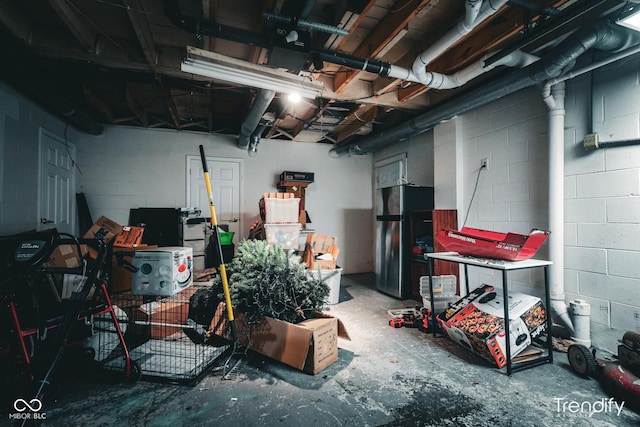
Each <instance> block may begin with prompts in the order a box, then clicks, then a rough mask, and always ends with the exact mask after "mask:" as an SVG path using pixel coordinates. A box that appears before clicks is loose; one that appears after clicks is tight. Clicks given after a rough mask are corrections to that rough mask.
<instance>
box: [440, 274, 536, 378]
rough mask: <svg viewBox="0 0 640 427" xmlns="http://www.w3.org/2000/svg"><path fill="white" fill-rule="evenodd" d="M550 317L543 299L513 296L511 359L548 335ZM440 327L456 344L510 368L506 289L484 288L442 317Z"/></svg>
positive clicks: (511, 296) (457, 303)
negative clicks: (508, 361) (505, 316)
mask: <svg viewBox="0 0 640 427" xmlns="http://www.w3.org/2000/svg"><path fill="white" fill-rule="evenodd" d="M546 316H547V313H546V310H545V308H544V306H543V304H542V301H541V300H540V298H537V297H534V296H532V295H526V294H522V293H513V294H511V295H509V318H510V322H509V332H510V333H509V335H510V337H509V338H510V345H511V359H512V361H513V358H514V357H515V356H516V355H517V354H519V353H521V352H522V351H523V350H524V349H525V348H527V347H528V346H529V345H530V344H531V342H532V340H534V339H536V338H538V337H539V336H541V335H542V334H544V333H545V331H546V325H547V320H546V319H547V317H546ZM437 319H438V323H439V324H440V326H441V328H442V330H443V331H444V333H446V334H447V335H448V336H449V337H450V338H451V339H452V340H453V341H455V342H457V343H458V344H460V345H462V346H463V347H465V348H467V349H469V350H471V351H472V352H473V353H475V354H477V355H478V356H480V357H482V358H484V359H485V360H487V361H489V362H491V363H493V364H495V365H497V366H498V368H502V367H504V366H505V365H506V364H507V359H506V353H505V351H506V350H505V345H506V336H505V331H504V304H503V293H502V289H497V288H494V287H493V286H490V285H483V286H480V287H479V288H477V289H474V290H473V291H471V292H470V293H469V294H467V295H466V296H465V297H464V298H462V299H460V300H459V301H457V302H456V303H455V304H453V305H452V306H451V307H450V308H448V309H447V310H445V311H444V312H443V313H441V314H440V315H438V318H437Z"/></svg>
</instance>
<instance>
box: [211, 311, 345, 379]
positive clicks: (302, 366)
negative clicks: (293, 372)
mask: <svg viewBox="0 0 640 427" xmlns="http://www.w3.org/2000/svg"><path fill="white" fill-rule="evenodd" d="M226 319H227V312H226V305H225V303H220V305H218V309H217V310H216V314H215V316H214V317H213V321H212V323H211V328H210V330H211V331H213V332H214V333H215V334H216V335H219V336H222V337H224V338H227V339H231V336H230V332H229V330H228V328H227V320H226ZM234 323H235V325H236V331H237V336H238V340H239V341H240V345H242V346H244V347H247V346H248V348H250V349H251V350H253V351H256V352H258V353H260V354H263V355H265V356H267V357H270V358H272V359H275V360H278V361H280V362H282V363H284V364H287V365H289V366H292V367H294V368H296V369H299V370H301V371H303V372H306V373H309V374H317V373H318V372H320V371H322V370H323V369H325V368H326V367H327V366H329V365H331V364H332V363H334V362H335V361H336V360H338V337H340V338H344V339H349V334H348V333H347V331H346V329H345V327H344V325H343V324H342V322H341V321H340V320H339V319H338V318H336V317H333V316H329V315H326V314H323V313H316V317H315V318H313V319H308V320H305V321H303V322H300V323H297V324H293V323H288V322H284V321H282V320H277V319H273V318H271V317H265V318H264V319H263V320H262V322H260V323H259V324H257V325H250V326H249V325H248V324H247V322H246V321H245V320H244V317H243V316H242V313H238V312H237V311H236V310H234Z"/></svg>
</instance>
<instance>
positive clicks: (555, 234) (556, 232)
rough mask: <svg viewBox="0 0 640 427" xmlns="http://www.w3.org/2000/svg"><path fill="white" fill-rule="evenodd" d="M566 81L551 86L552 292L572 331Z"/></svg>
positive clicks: (559, 319) (553, 305)
mask: <svg viewBox="0 0 640 427" xmlns="http://www.w3.org/2000/svg"><path fill="white" fill-rule="evenodd" d="M564 97H565V85H564V82H561V83H558V84H556V85H554V86H553V87H552V88H551V101H553V102H549V101H550V100H548V99H545V100H546V102H547V105H550V108H549V230H550V231H551V234H550V235H549V257H550V258H551V261H552V262H553V264H551V266H550V267H549V291H550V293H551V310H552V312H553V313H554V314H555V319H556V322H558V323H559V324H561V325H563V326H565V327H566V328H567V329H569V331H570V332H571V334H573V332H574V329H573V324H572V322H571V318H570V317H569V313H568V309H567V304H566V303H565V295H564V116H565V110H564Z"/></svg>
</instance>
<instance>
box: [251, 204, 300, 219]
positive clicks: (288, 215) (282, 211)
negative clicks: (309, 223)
mask: <svg viewBox="0 0 640 427" xmlns="http://www.w3.org/2000/svg"><path fill="white" fill-rule="evenodd" d="M299 214H300V199H299V198H289V199H274V198H266V199H265V198H263V199H260V215H261V216H262V219H263V220H264V222H265V223H266V224H292V223H297V222H299Z"/></svg>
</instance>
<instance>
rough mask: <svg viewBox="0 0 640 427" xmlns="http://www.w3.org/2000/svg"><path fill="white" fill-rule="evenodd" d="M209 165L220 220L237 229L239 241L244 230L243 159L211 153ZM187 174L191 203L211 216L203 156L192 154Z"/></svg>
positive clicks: (237, 239) (189, 158)
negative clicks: (242, 208)
mask: <svg viewBox="0 0 640 427" xmlns="http://www.w3.org/2000/svg"><path fill="white" fill-rule="evenodd" d="M207 167H208V169H209V177H210V179H211V192H212V196H213V204H214V206H215V208H216V218H217V220H218V224H219V225H225V224H226V225H228V226H229V231H233V232H235V235H234V237H233V239H234V243H235V244H237V243H238V242H239V240H240V239H241V236H240V230H241V229H242V221H241V217H240V200H241V197H240V180H241V171H242V161H241V160H237V159H222V158H216V157H207ZM187 174H188V177H187V187H188V188H187V206H188V207H192V208H193V207H195V208H198V209H200V210H201V211H202V215H203V216H205V217H209V216H210V213H209V197H208V196H207V187H206V184H205V182H204V172H203V170H202V160H201V159H200V157H198V156H188V158H187Z"/></svg>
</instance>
